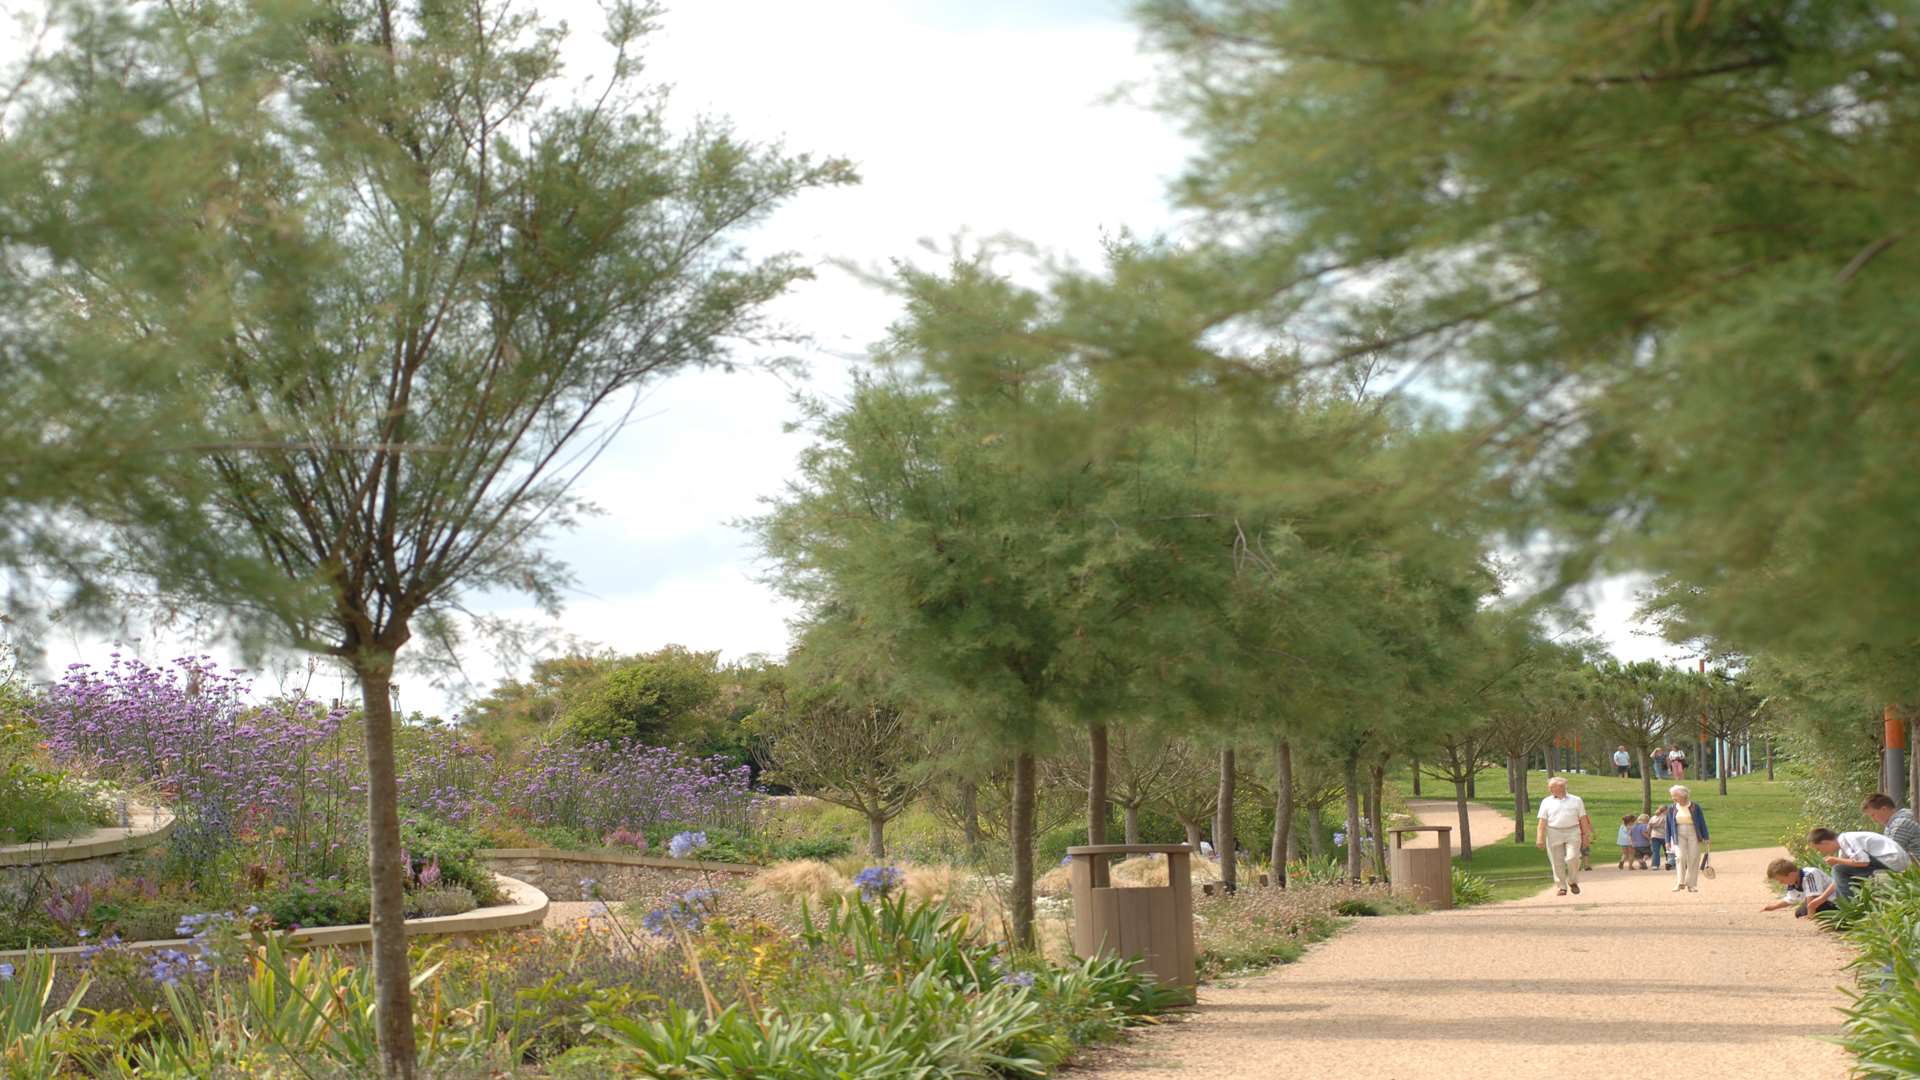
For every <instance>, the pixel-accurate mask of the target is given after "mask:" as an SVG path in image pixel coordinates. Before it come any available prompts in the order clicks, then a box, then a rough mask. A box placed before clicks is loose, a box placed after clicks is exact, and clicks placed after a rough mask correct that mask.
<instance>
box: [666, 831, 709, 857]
mask: <svg viewBox="0 0 1920 1080" xmlns="http://www.w3.org/2000/svg"><path fill="white" fill-rule="evenodd" d="M706 846H707V834H706V833H704V832H683V833H675V834H674V837H673V839H672V840H669V841H667V854H669V855H671V856H673V857H674V858H676V859H684V858H686V857H687V856H689V855H691V854H693V853H694V852H696V851H699V850H700V849H702V848H704V847H706Z"/></svg>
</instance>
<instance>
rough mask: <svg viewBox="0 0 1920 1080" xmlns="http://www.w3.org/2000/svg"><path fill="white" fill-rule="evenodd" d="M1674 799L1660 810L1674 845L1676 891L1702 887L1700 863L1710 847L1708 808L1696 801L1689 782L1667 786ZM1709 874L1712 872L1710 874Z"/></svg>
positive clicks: (1696, 890)
mask: <svg viewBox="0 0 1920 1080" xmlns="http://www.w3.org/2000/svg"><path fill="white" fill-rule="evenodd" d="M1667 794H1668V795H1669V796H1672V798H1673V801H1672V802H1671V803H1668V804H1667V805H1666V806H1665V807H1664V808H1662V809H1661V811H1660V816H1661V817H1663V818H1665V819H1666V826H1667V845H1668V846H1669V847H1671V848H1673V852H1674V867H1673V891H1674V892H1679V891H1681V890H1682V889H1685V890H1686V891H1687V892H1690V893H1694V892H1699V891H1700V863H1701V860H1703V859H1704V858H1705V857H1706V851H1707V812H1706V811H1705V810H1702V809H1700V804H1699V803H1697V802H1694V801H1693V792H1691V791H1689V790H1688V789H1687V786H1686V785H1685V784H1675V785H1673V786H1672V787H1670V788H1668V789H1667ZM1708 876H1709V877H1711V876H1712V875H1711V874H1709V875H1708Z"/></svg>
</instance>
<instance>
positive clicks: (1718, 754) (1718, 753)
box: [1713, 737, 1732, 795]
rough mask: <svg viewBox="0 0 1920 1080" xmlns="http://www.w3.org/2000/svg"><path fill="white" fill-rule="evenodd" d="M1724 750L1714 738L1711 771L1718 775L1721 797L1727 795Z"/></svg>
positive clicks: (1725, 756)
mask: <svg viewBox="0 0 1920 1080" xmlns="http://www.w3.org/2000/svg"><path fill="white" fill-rule="evenodd" d="M1731 741H1732V740H1728V742H1731ZM1724 750H1725V744H1724V743H1722V742H1721V741H1720V739H1719V738H1717V737H1716V738H1715V739H1714V740H1713V764H1714V769H1713V771H1714V772H1715V773H1717V774H1719V778H1720V794H1722V795H1725V794H1726V793H1727V755H1726V753H1725V752H1724Z"/></svg>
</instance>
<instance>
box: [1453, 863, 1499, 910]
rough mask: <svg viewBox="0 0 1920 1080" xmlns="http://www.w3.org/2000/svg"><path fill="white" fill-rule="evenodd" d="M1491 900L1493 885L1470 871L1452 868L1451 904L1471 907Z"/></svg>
mask: <svg viewBox="0 0 1920 1080" xmlns="http://www.w3.org/2000/svg"><path fill="white" fill-rule="evenodd" d="M1492 902H1493V885H1492V884H1490V883H1489V882H1488V881H1487V879H1486V878H1483V877H1481V876H1480V875H1478V874H1475V873H1472V872H1471V871H1467V870H1462V869H1461V868H1459V867H1458V866H1456V867H1454V868H1453V906H1454V907H1473V906H1474V905H1476V904H1487V903H1492Z"/></svg>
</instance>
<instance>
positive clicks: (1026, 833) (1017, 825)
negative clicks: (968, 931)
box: [1007, 750, 1036, 949]
mask: <svg viewBox="0 0 1920 1080" xmlns="http://www.w3.org/2000/svg"><path fill="white" fill-rule="evenodd" d="M1035 795H1036V791H1035V784H1034V760H1033V754H1032V752H1030V751H1026V750H1023V751H1021V752H1020V753H1019V754H1018V755H1016V756H1015V757H1014V759H1013V815H1012V817H1013V820H1012V821H1011V822H1010V823H1009V827H1008V829H1007V832H1008V833H1009V835H1010V836H1011V838H1012V841H1013V943H1014V945H1015V946H1017V947H1019V948H1022V949H1031V948H1033V824H1034V799H1035Z"/></svg>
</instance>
